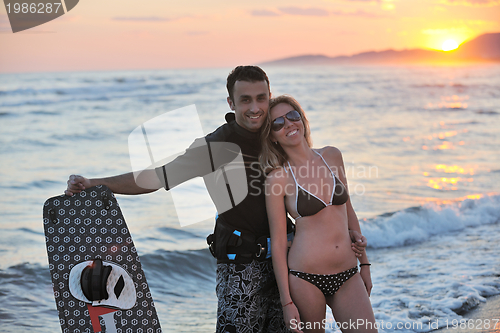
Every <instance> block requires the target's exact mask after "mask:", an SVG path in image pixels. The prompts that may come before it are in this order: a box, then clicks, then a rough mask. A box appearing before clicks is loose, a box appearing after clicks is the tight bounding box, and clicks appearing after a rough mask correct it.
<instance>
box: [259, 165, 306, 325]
mask: <svg viewBox="0 0 500 333" xmlns="http://www.w3.org/2000/svg"><path fill="white" fill-rule="evenodd" d="M286 183H287V179H286V175H285V173H284V171H283V169H277V170H274V171H272V172H271V173H270V174H269V175H268V176H267V179H266V183H265V191H266V208H267V216H268V218H269V229H270V232H271V253H272V260H273V270H274V275H275V276H276V282H277V284H278V289H279V292H280V300H281V305H282V306H283V316H284V319H285V324H286V325H287V327H290V321H291V320H293V319H296V320H297V323H300V317H299V312H298V310H297V307H296V306H295V304H293V303H291V302H292V297H291V296H290V289H289V285H288V263H287V257H288V244H287V243H288V241H287V229H286V210H285V188H286ZM297 326H298V325H297ZM292 332H300V331H299V330H292Z"/></svg>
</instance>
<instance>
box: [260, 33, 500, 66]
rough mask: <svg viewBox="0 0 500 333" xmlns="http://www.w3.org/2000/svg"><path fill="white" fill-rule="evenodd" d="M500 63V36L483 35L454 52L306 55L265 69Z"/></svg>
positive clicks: (275, 62)
mask: <svg viewBox="0 0 500 333" xmlns="http://www.w3.org/2000/svg"><path fill="white" fill-rule="evenodd" d="M451 61H460V62H478V61H480V62H484V61H489V62H500V33H490V34H484V35H481V36H479V37H477V38H475V39H473V40H471V41H468V42H465V43H463V44H462V45H460V46H459V47H458V49H456V50H453V51H448V52H445V51H438V50H423V49H413V50H403V51H395V50H385V51H378V52H376V51H371V52H363V53H358V54H355V55H352V56H339V57H328V56H325V55H302V56H296V57H290V58H284V59H278V60H273V61H268V62H264V63H262V64H261V65H280V66H281V65H327V64H404V63H436V62H451Z"/></svg>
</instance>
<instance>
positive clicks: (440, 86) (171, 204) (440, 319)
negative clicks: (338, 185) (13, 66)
mask: <svg viewBox="0 0 500 333" xmlns="http://www.w3.org/2000/svg"><path fill="white" fill-rule="evenodd" d="M264 69H265V70H266V72H267V73H268V75H269V78H270V80H271V91H272V93H273V94H274V95H279V94H283V93H287V94H290V95H292V96H294V97H296V98H297V100H298V101H299V102H300V103H301V105H302V106H303V108H304V110H305V112H306V115H307V117H308V119H309V121H310V124H311V133H312V139H313V146H314V147H316V148H319V147H323V146H325V145H332V146H335V147H338V148H339V149H340V150H341V151H342V153H343V159H344V163H345V167H346V177H347V180H348V183H349V190H350V195H351V200H352V204H353V207H354V209H355V211H356V213H357V215H358V218H359V220H360V225H361V229H362V232H363V234H364V235H365V236H366V237H367V239H368V244H369V245H368V256H369V258H370V262H371V263H372V266H371V271H372V279H373V284H374V288H373V292H372V296H371V301H372V305H373V308H374V312H375V316H376V320H377V322H379V323H380V324H381V325H382V324H383V325H384V326H383V327H381V329H380V330H379V331H380V332H430V331H435V330H437V329H440V330H441V331H447V332H451V331H455V332H476V331H478V330H460V328H457V329H455V328H453V327H451V325H452V323H453V322H454V321H455V322H457V321H460V320H465V319H468V318H469V319H474V320H476V324H477V323H478V321H477V320H479V319H481V320H483V323H484V320H485V319H498V318H499V315H500V306H499V302H500V300H499V295H500V256H498V250H499V246H498V240H499V239H500V231H499V230H500V229H499V225H500V188H499V187H498V184H499V183H500V167H499V166H500V156H499V154H498V147H499V146H500V133H499V132H498V128H500V108H499V105H500V93H499V91H498V87H499V86H500V66H499V65H495V64H489V65H458V66H447V67H444V66H358V67H356V66H352V67H349V66H321V67H319V66H318V67H316V66H310V67H269V68H264ZM229 71H230V68H218V69H183V70H162V71H109V72H75V73H70V72H67V73H40V74H35V73H31V74H2V75H1V76H0V126H1V131H0V152H1V156H2V158H1V161H0V166H1V168H0V188H1V201H0V211H1V212H2V217H1V219H0V304H2V305H0V321H1V323H2V332H6V333H7V332H15V333H18V332H28V331H29V332H37V333H38V332H57V331H60V326H59V319H58V314H57V309H56V304H55V301H54V294H53V290H52V285H51V278H50V273H49V268H48V261H47V251H46V246H45V237H44V231H43V222H42V207H43V203H44V202H45V200H46V199H47V198H49V197H53V196H56V195H60V194H62V193H63V191H64V189H65V188H66V181H67V179H68V176H69V175H71V174H81V175H83V176H86V177H104V176H111V175H117V174H122V173H126V172H130V171H131V161H130V156H129V147H128V144H129V141H128V139H129V135H130V134H131V133H132V132H133V131H134V129H136V128H138V127H139V126H140V125H141V124H143V123H145V122H147V121H148V120H150V119H153V118H155V117H157V116H160V115H163V114H167V115H168V112H169V111H172V110H176V109H179V108H182V107H185V106H188V105H192V104H194V105H196V109H197V111H198V119H194V118H192V119H191V118H190V119H184V118H183V117H182V115H176V116H173V114H171V115H172V116H171V118H170V120H171V122H172V123H173V124H179V133H182V135H183V136H182V137H183V138H185V137H188V138H191V137H192V138H193V139H194V138H196V137H199V136H200V133H199V131H197V130H195V126H184V125H183V124H188V125H192V124H193V122H199V124H200V125H199V126H198V127H196V128H197V129H201V131H202V133H201V135H206V134H208V133H210V132H212V131H213V130H215V129H216V128H217V127H218V126H220V125H221V124H222V123H223V122H224V115H225V114H226V113H227V112H229V111H230V110H229V107H228V105H227V102H226V97H227V92H226V91H225V79H226V76H227V74H228V73H229ZM183 126H184V127H183ZM181 141H182V140H181V138H180V136H179V135H177V136H176V135H175V133H174V135H172V136H171V137H170V138H169V142H168V143H169V147H170V148H172V149H174V150H175V149H178V152H179V153H181V152H182V151H183V149H185V148H186V147H183V146H182V144H181ZM182 142H183V141H182ZM180 190H181V191H179V192H176V193H169V192H166V191H163V190H160V191H157V192H155V193H151V194H147V195H142V196H124V195H118V196H117V200H118V203H119V205H120V207H121V210H122V212H123V215H124V217H125V220H126V222H127V225H128V227H129V230H130V233H131V235H132V238H133V240H134V243H135V245H136V247H137V251H138V254H139V255H140V258H141V263H142V266H143V269H144V272H145V275H146V278H147V281H148V283H149V286H150V290H151V293H152V296H153V299H154V301H155V306H156V310H157V313H158V316H159V319H160V323H161V326H162V328H163V330H164V331H166V332H170V331H174V332H186V333H187V332H190V333H191V332H200V333H201V332H213V331H214V330H215V320H216V306H217V299H216V296H215V278H216V272H215V270H216V264H215V260H214V258H213V257H212V256H211V254H210V252H209V251H208V249H207V245H206V240H205V238H206V236H207V235H208V234H210V233H211V232H212V231H213V226H214V217H215V214H216V211H215V209H214V208H213V207H212V208H210V207H208V208H207V209H206V210H203V211H201V212H195V211H194V210H193V218H195V219H198V220H199V222H198V223H195V224H192V225H189V226H185V227H182V226H181V225H180V223H179V219H178V218H177V210H176V209H177V207H176V202H189V203H191V202H193V201H194V199H193V198H197V197H196V195H198V191H201V190H203V189H200V188H199V186H198V185H195V184H186V185H185V186H184V187H181V188H180ZM179 200H180V201H179ZM194 204H195V203H193V205H194ZM188 208H189V207H188ZM207 216H209V218H207ZM327 319H328V320H329V321H330V322H333V318H332V316H331V314H330V313H329V311H328V315H327ZM446 321H447V322H448V323H449V326H448V329H447V330H444V328H445V323H446ZM434 323H438V325H437V327H434ZM333 326H334V325H333ZM333 326H332V325H331V326H330V327H329V328H328V329H327V332H336V331H337V330H336V329H335V327H333ZM483 326H484V325H483ZM467 329H468V328H467ZM495 330H496V331H499V328H498V327H497V328H495ZM495 330H493V329H490V332H495ZM482 332H488V330H482Z"/></svg>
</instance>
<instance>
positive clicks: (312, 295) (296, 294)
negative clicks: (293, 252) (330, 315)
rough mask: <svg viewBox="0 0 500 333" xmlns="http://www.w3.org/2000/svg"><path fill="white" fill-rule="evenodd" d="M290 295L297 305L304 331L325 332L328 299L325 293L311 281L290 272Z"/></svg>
mask: <svg viewBox="0 0 500 333" xmlns="http://www.w3.org/2000/svg"><path fill="white" fill-rule="evenodd" d="M288 281H289V285H290V295H291V296H292V300H293V302H294V303H295V305H296V306H297V309H298V310H299V314H300V320H301V322H302V331H303V332H304V333H324V332H325V326H324V320H325V315H326V300H325V296H324V295H323V293H322V292H321V291H320V290H319V289H318V287H316V286H315V285H313V284H312V283H310V282H307V281H306V280H303V279H301V278H299V277H296V276H295V275H292V274H289V275H288Z"/></svg>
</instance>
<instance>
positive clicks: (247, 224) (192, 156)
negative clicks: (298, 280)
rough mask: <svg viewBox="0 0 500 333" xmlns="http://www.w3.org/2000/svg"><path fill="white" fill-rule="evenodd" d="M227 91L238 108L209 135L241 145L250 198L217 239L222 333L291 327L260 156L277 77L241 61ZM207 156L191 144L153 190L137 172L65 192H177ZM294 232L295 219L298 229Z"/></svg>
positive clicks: (76, 184)
mask: <svg viewBox="0 0 500 333" xmlns="http://www.w3.org/2000/svg"><path fill="white" fill-rule="evenodd" d="M227 90H228V94H229V97H228V98H227V102H228V104H229V106H230V108H231V110H233V111H234V113H228V114H227V115H226V121H227V123H226V124H224V125H222V126H220V127H219V128H218V129H217V130H215V131H214V132H213V133H211V134H208V135H207V136H206V137H205V138H204V139H205V141H206V143H207V145H208V146H210V144H211V143H213V142H227V143H232V144H236V145H237V146H238V147H239V148H240V150H241V154H242V156H243V161H244V164H245V171H246V178H247V179H246V180H247V185H248V195H247V196H246V197H245V198H244V199H243V201H241V202H240V203H239V204H237V205H236V206H235V207H234V208H232V209H229V210H227V211H224V212H221V213H220V214H219V216H218V218H217V221H216V226H215V232H214V235H211V237H210V239H209V243H210V247H211V250H212V251H213V252H212V253H213V254H214V255H215V256H216V257H217V286H216V293H217V297H218V301H219V302H218V308H217V332H220V333H226V332H230V333H232V332H234V333H236V332H252V333H254V332H255V333H257V332H258V333H261V332H262V333H263V332H269V333H271V332H273V333H280V332H287V331H288V329H287V325H285V323H284V320H283V314H282V305H281V304H280V298H279V294H278V288H277V285H276V281H275V279H274V273H273V270H272V263H271V259H270V258H267V259H266V253H263V251H264V252H265V251H266V246H267V237H269V224H268V220H267V213H266V208H265V195H264V190H263V185H264V180H265V175H264V173H263V172H261V170H260V168H259V167H258V162H257V158H258V155H259V152H260V149H261V147H260V140H259V130H260V128H261V126H262V125H263V123H264V121H265V119H266V116H267V112H268V108H269V99H270V95H271V93H270V85H269V79H268V77H267V75H266V73H265V72H264V71H263V70H262V69H261V68H259V67H256V66H238V67H236V68H235V69H234V70H233V71H232V72H231V73H230V74H229V76H228V77H227ZM193 146H195V145H193ZM196 146H197V147H199V145H196ZM200 159H203V157H200V149H188V150H187V152H186V153H185V154H184V155H181V156H180V157H178V158H176V159H175V160H174V161H172V162H171V163H168V164H166V165H164V166H162V167H160V168H157V169H156V170H155V171H156V172H155V176H151V172H150V173H149V175H148V176H147V178H148V179H149V181H147V183H149V185H148V186H147V187H149V189H145V188H143V187H141V186H138V185H137V183H136V181H135V180H134V175H133V173H128V174H124V175H119V176H114V177H108V178H98V179H97V178H96V179H87V178H84V177H81V176H76V175H71V176H70V178H69V180H68V188H67V190H66V191H65V193H66V194H67V195H72V194H73V193H77V192H80V191H81V190H83V189H85V188H89V187H92V186H95V185H99V184H102V185H106V186H107V187H109V188H110V189H111V190H112V191H113V192H114V193H118V194H142V193H149V192H153V191H155V190H156V189H158V188H160V187H164V188H165V189H166V190H169V189H172V188H173V187H175V186H176V185H178V184H180V183H182V182H183V181H186V180H188V179H190V178H193V177H196V176H203V175H205V174H207V173H209V172H211V171H212V170H207V171H206V172H203V171H202V170H201V169H200V167H199V165H200V164H203V163H199V162H200ZM180 170H183V171H184V172H180ZM185 170H191V171H188V172H186V171H185ZM156 176H157V177H156ZM141 185H142V183H141ZM209 190H210V189H209ZM291 229H292V224H291V222H290V221H289V231H290V232H291V231H292V230H291ZM354 236H356V237H357V238H356V240H354V241H355V242H356V241H357V243H358V245H359V244H360V246H361V248H360V249H359V250H358V251H359V252H362V251H363V247H365V246H366V242H365V239H364V238H363V237H362V236H360V235H359V234H357V233H355V234H354Z"/></svg>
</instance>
